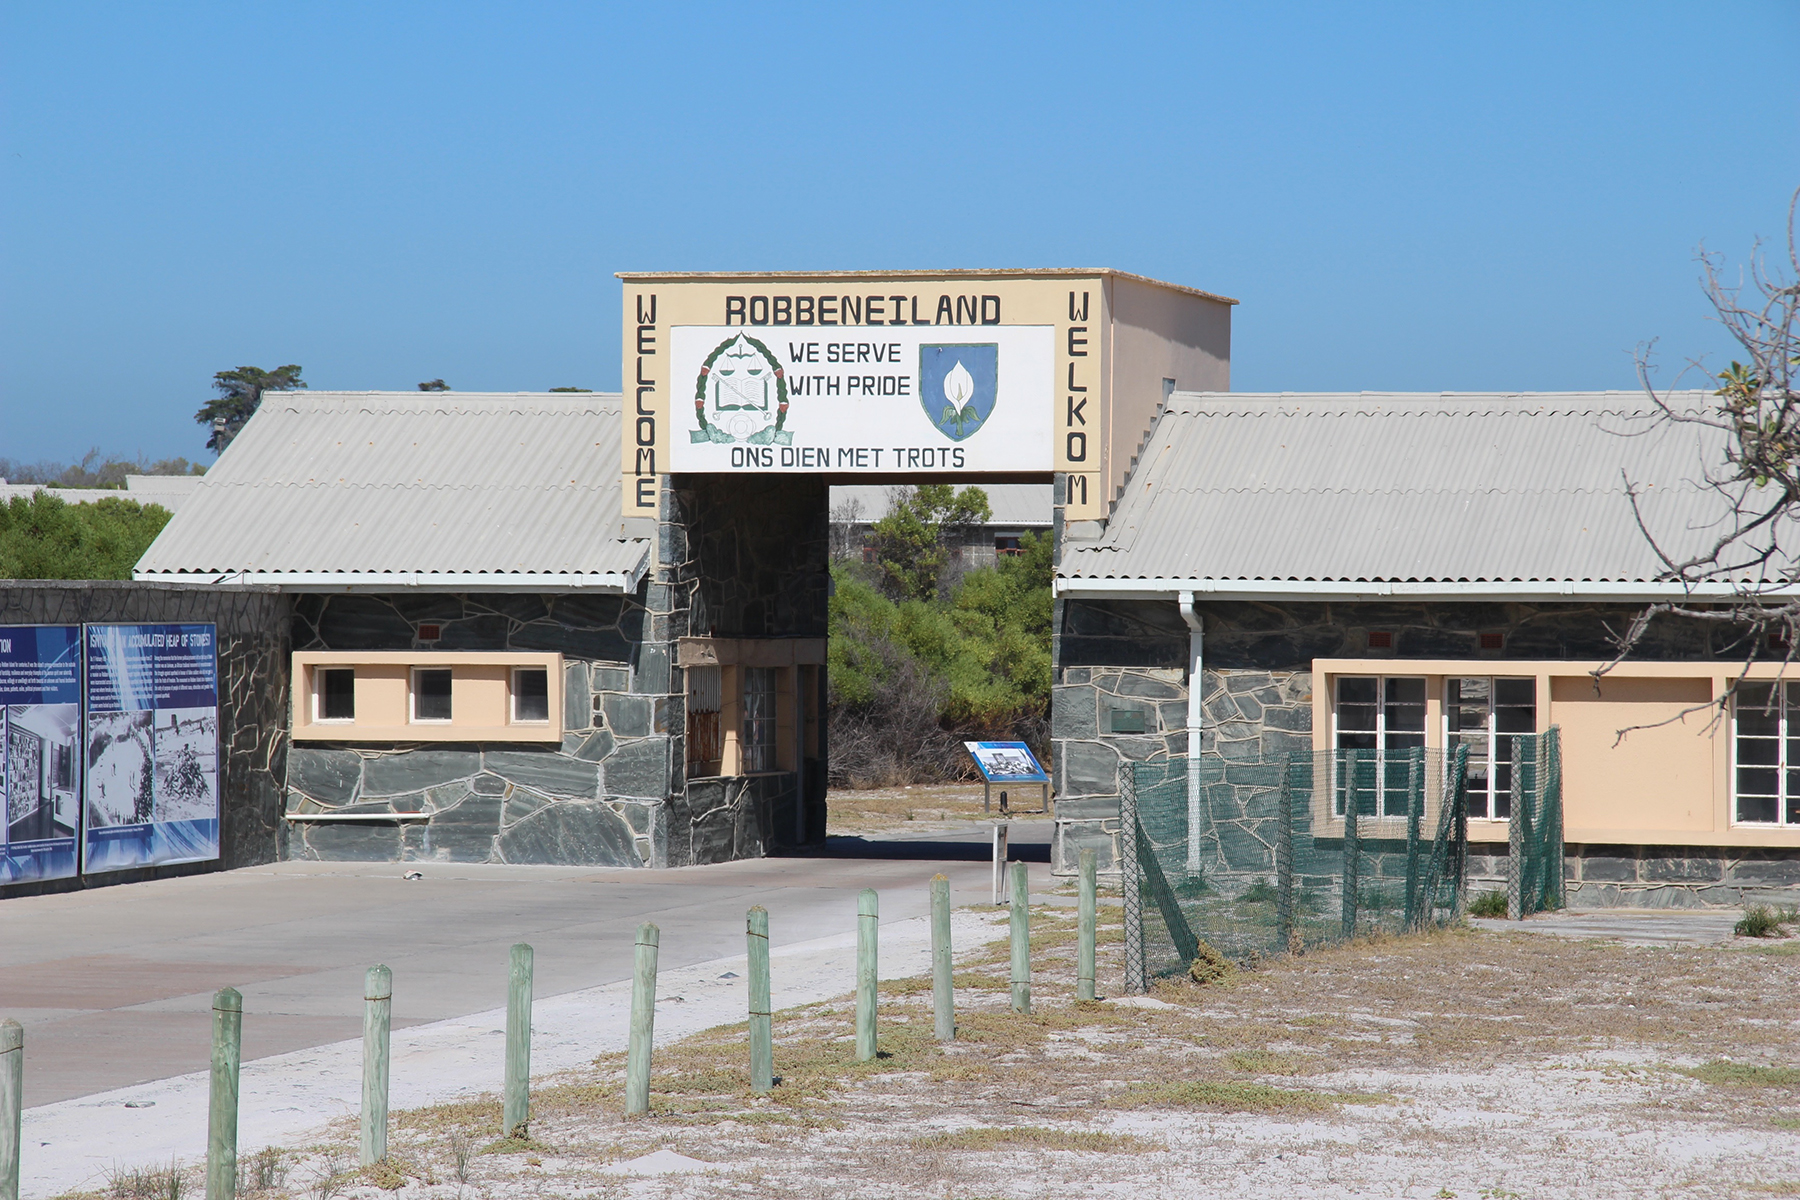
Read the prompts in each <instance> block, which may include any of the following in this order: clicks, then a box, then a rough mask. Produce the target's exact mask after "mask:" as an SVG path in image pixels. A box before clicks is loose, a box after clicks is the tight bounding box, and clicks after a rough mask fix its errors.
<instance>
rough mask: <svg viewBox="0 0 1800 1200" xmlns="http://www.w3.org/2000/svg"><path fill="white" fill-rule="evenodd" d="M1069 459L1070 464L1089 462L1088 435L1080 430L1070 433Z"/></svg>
mask: <svg viewBox="0 0 1800 1200" xmlns="http://www.w3.org/2000/svg"><path fill="white" fill-rule="evenodd" d="M1068 459H1069V461H1070V462H1086V461H1087V434H1085V433H1082V432H1081V431H1080V430H1074V431H1071V432H1070V434H1069V453H1068Z"/></svg>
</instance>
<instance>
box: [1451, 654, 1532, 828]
mask: <svg viewBox="0 0 1800 1200" xmlns="http://www.w3.org/2000/svg"><path fill="white" fill-rule="evenodd" d="M1444 730H1445V736H1444V748H1445V749H1446V750H1447V751H1448V750H1455V749H1456V747H1458V746H1467V747H1468V748H1469V765H1468V768H1467V772H1466V774H1465V776H1464V778H1465V779H1466V780H1467V781H1468V794H1469V816H1471V817H1475V818H1478V819H1479V818H1493V819H1496V820H1505V819H1507V818H1508V817H1510V816H1512V787H1513V744H1514V743H1513V738H1514V737H1516V736H1517V735H1519V734H1522V733H1535V732H1537V680H1535V679H1483V678H1476V679H1447V680H1445V681H1444Z"/></svg>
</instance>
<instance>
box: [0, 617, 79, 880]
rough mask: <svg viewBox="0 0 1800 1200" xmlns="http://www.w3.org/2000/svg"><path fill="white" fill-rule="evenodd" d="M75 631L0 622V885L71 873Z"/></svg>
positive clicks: (75, 802)
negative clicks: (1, 813)
mask: <svg viewBox="0 0 1800 1200" xmlns="http://www.w3.org/2000/svg"><path fill="white" fill-rule="evenodd" d="M80 656H81V627H80V626H78V625H0V797H3V798H4V801H3V802H4V807H5V810H6V822H5V824H4V825H3V826H0V883H24V882H27V881H29V880H33V879H66V878H67V877H69V876H71V875H73V874H75V829H76V826H77V824H78V823H79V816H78V814H79V812H80V808H81V804H80V796H81V791H80V787H79V780H80V767H79V763H80V756H79V754H78V752H77V747H78V746H79V745H80V737H81V675H80V669H79V659H80Z"/></svg>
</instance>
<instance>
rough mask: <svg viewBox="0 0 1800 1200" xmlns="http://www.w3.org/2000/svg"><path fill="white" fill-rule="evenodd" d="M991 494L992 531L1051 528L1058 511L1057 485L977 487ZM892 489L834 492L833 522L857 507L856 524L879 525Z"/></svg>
mask: <svg viewBox="0 0 1800 1200" xmlns="http://www.w3.org/2000/svg"><path fill="white" fill-rule="evenodd" d="M974 486H976V487H979V488H980V489H981V490H982V491H984V492H986V493H987V498H988V508H989V510H990V511H991V512H992V514H993V515H992V516H990V517H989V518H988V522H987V523H988V525H989V526H992V527H1000V526H1006V527H1017V528H1032V527H1037V526H1041V527H1043V528H1045V529H1048V528H1049V527H1050V520H1051V516H1052V514H1053V510H1054V509H1055V507H1056V506H1055V501H1054V492H1053V485H1051V484H1048V483H977V484H975V485H974ZM892 494H893V488H892V487H891V486H885V485H882V484H878V483H853V484H843V485H840V486H838V487H834V488H832V489H831V512H832V520H834V521H835V520H837V519H838V517H839V515H840V514H842V513H844V512H845V511H846V509H847V506H849V505H851V504H854V505H856V506H857V508H856V520H857V521H859V522H865V523H866V522H869V521H879V520H881V518H883V517H885V516H887V514H888V510H889V508H890V507H891V504H890V497H891V495H892Z"/></svg>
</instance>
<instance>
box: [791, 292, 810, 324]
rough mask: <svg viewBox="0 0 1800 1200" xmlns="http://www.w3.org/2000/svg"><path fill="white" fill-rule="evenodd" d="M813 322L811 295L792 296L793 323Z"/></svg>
mask: <svg viewBox="0 0 1800 1200" xmlns="http://www.w3.org/2000/svg"><path fill="white" fill-rule="evenodd" d="M812 323H813V298H812V297H811V296H795V297H794V324H796V325H811V324H812Z"/></svg>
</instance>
